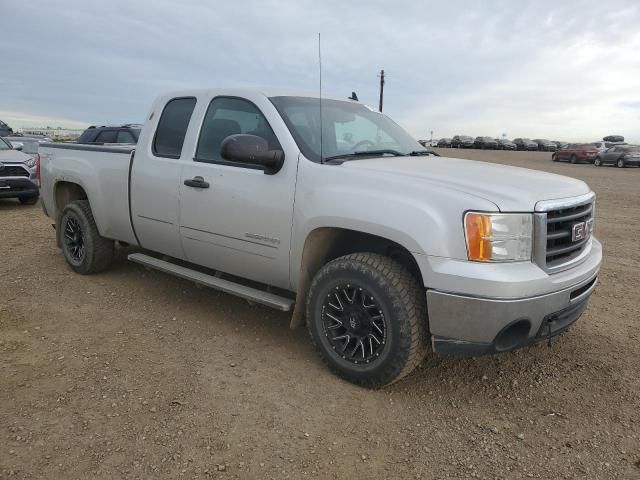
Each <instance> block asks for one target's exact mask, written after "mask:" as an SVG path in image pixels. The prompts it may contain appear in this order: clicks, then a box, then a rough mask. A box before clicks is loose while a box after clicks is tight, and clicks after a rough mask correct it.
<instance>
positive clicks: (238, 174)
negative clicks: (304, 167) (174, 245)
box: [180, 97, 298, 288]
mask: <svg viewBox="0 0 640 480" xmlns="http://www.w3.org/2000/svg"><path fill="white" fill-rule="evenodd" d="M265 107H266V108H268V107H269V106H267V105H265ZM270 107H271V108H272V109H273V112H275V108H274V107H273V106H270ZM239 133H248V134H253V135H258V136H261V137H263V138H265V139H266V140H267V141H268V142H269V148H270V149H281V148H282V147H281V143H280V142H279V141H278V138H277V137H276V135H275V134H274V132H273V130H272V128H271V126H270V125H269V123H268V122H267V120H266V118H265V116H264V115H263V113H262V112H261V111H260V110H259V109H258V107H257V106H256V105H255V104H254V103H252V102H250V101H248V100H246V99H243V98H237V97H216V98H214V99H213V100H212V101H211V103H210V104H209V107H208V109H207V112H206V114H205V116H204V120H203V123H202V126H201V129H200V135H199V139H198V143H197V146H196V150H195V155H194V158H193V159H192V160H190V161H187V162H186V163H185V164H184V166H183V169H182V178H181V181H180V189H181V191H180V234H181V236H182V245H183V248H184V251H185V254H186V258H187V260H189V261H190V262H193V263H196V264H199V265H204V266H207V267H209V268H213V269H216V270H220V271H222V272H226V273H231V274H234V275H237V276H240V277H244V278H249V279H252V280H256V281H259V282H264V283H269V284H271V285H275V286H279V287H282V288H288V287H289V245H290V236H291V223H292V217H293V199H294V192H295V181H296V172H297V162H298V158H297V152H292V151H290V152H287V151H286V150H285V161H284V166H283V167H282V169H281V170H280V171H279V172H277V173H276V174H274V175H266V174H265V173H264V172H263V171H262V170H260V169H258V168H255V167H251V166H247V164H239V163H234V162H229V161H226V160H224V159H223V158H222V157H221V156H220V145H221V143H222V141H223V140H224V139H225V138H226V137H228V136H229V135H234V134H239ZM285 143H286V142H285ZM287 153H289V155H287Z"/></svg>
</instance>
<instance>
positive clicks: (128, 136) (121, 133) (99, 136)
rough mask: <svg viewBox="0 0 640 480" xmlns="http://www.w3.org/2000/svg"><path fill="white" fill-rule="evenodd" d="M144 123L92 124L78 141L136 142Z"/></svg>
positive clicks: (95, 143) (91, 142)
mask: <svg viewBox="0 0 640 480" xmlns="http://www.w3.org/2000/svg"><path fill="white" fill-rule="evenodd" d="M141 129H142V125H138V124H134V123H127V124H125V125H106V126H105V125H102V126H96V125H92V126H90V127H89V128H87V129H86V130H85V131H84V132H83V133H82V135H80V138H79V139H78V143H84V144H90V145H103V144H105V143H125V144H134V145H135V144H136V143H138V137H139V136H140V130H141Z"/></svg>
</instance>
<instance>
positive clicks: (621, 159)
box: [593, 145, 640, 168]
mask: <svg viewBox="0 0 640 480" xmlns="http://www.w3.org/2000/svg"><path fill="white" fill-rule="evenodd" d="M593 164H594V165H595V166H596V167H600V166H602V165H616V166H617V167H618V168H624V167H626V166H627V165H637V166H640V147H639V146H637V145H616V146H614V147H611V148H610V149H609V150H607V151H605V152H600V153H598V155H597V156H596V158H595V159H594V161H593Z"/></svg>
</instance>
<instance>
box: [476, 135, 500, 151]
mask: <svg viewBox="0 0 640 480" xmlns="http://www.w3.org/2000/svg"><path fill="white" fill-rule="evenodd" d="M473 148H479V149H482V150H495V149H497V148H498V142H496V141H495V140H494V139H493V138H491V137H476V139H475V141H474V142H473Z"/></svg>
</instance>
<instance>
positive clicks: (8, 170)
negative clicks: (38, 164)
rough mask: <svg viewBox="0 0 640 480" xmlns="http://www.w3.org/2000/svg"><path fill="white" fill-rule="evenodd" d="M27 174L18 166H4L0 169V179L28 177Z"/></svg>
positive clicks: (25, 170)
mask: <svg viewBox="0 0 640 480" xmlns="http://www.w3.org/2000/svg"><path fill="white" fill-rule="evenodd" d="M28 176H29V172H28V171H27V169H25V168H24V167H20V166H18V165H4V166H3V167H0V177H28Z"/></svg>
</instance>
